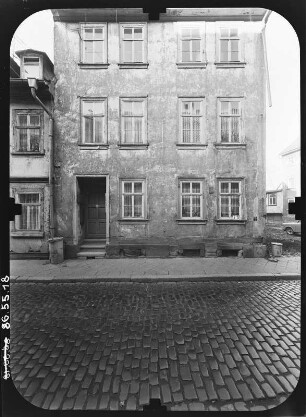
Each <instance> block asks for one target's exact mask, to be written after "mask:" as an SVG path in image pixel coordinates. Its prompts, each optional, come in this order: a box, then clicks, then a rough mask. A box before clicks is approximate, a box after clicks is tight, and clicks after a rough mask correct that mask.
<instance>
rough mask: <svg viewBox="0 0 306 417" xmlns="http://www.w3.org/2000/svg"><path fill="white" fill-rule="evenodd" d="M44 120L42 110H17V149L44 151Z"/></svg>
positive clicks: (15, 123)
mask: <svg viewBox="0 0 306 417" xmlns="http://www.w3.org/2000/svg"><path fill="white" fill-rule="evenodd" d="M42 121H43V114H42V111H40V110H16V111H15V121H14V125H15V126H14V127H15V151H16V152H37V153H39V152H41V151H42V149H41V148H42Z"/></svg>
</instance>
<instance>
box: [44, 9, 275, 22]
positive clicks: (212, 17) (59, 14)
mask: <svg viewBox="0 0 306 417" xmlns="http://www.w3.org/2000/svg"><path fill="white" fill-rule="evenodd" d="M151 9H152V10H151ZM147 10H148V9H146V8H144V9H142V8H91V9H90V8H88V9H53V10H51V11H52V14H53V19H54V21H55V22H57V21H59V22H120V21H121V22H128V21H130V22H131V21H133V22H134V21H135V22H136V21H148V20H150V19H151V11H153V10H154V11H155V13H154V16H156V18H155V19H154V20H160V21H163V22H164V21H180V20H182V21H190V20H202V21H205V20H207V21H216V20H240V21H241V20H243V21H247V22H255V21H262V20H263V19H264V17H265V15H266V12H267V10H266V9H263V8H256V7H253V8H209V9H208V8H165V9H161V8H158V7H157V6H156V7H154V6H150V13H146V11H147ZM163 10H166V13H163V12H162V11H163Z"/></svg>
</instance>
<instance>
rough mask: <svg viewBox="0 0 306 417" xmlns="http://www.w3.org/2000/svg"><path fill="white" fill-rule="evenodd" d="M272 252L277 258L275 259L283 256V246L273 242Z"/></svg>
mask: <svg viewBox="0 0 306 417" xmlns="http://www.w3.org/2000/svg"><path fill="white" fill-rule="evenodd" d="M271 250H272V255H273V256H275V257H277V256H282V253H283V244H282V243H278V242H271Z"/></svg>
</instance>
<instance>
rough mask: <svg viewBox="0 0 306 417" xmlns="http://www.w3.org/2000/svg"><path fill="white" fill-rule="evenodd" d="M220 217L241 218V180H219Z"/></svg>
mask: <svg viewBox="0 0 306 417" xmlns="http://www.w3.org/2000/svg"><path fill="white" fill-rule="evenodd" d="M219 210H220V211H219V217H220V219H233V220H239V219H241V216H242V214H241V181H220V182H219Z"/></svg>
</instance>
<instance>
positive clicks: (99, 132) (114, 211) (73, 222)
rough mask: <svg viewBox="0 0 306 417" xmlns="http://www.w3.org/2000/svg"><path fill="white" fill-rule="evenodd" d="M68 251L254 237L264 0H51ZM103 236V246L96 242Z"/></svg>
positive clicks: (60, 217)
mask: <svg viewBox="0 0 306 417" xmlns="http://www.w3.org/2000/svg"><path fill="white" fill-rule="evenodd" d="M52 12H53V16H54V21H55V34H54V36H55V37H54V39H55V44H54V46H55V58H54V64H55V65H54V72H55V76H56V79H57V83H56V85H55V161H54V163H55V213H56V235H57V236H62V237H64V241H65V250H66V252H65V253H66V257H76V256H83V257H85V256H103V253H104V252H103V249H101V248H103V247H104V243H105V244H106V253H107V255H108V256H119V255H120V254H131V253H133V254H137V253H138V254H146V255H147V256H169V255H170V256H171V255H172V256H175V255H177V254H182V253H184V252H185V253H188V251H196V252H198V253H200V254H201V255H205V256H216V255H217V254H220V253H221V251H222V250H224V249H227V250H236V251H238V250H240V249H242V248H243V245H244V244H245V243H250V242H260V241H261V239H262V236H263V229H264V224H265V218H264V215H265V198H266V197H265V107H266V103H265V89H266V73H265V60H264V48H263V34H262V29H263V27H264V23H263V18H264V16H265V14H266V10H265V9H258V8H253V9H239V8H234V9H167V11H166V13H162V14H160V16H159V20H156V21H149V19H148V14H146V13H143V12H142V9H71V10H65V9H60V10H53V11H52ZM99 248H100V249H99Z"/></svg>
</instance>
